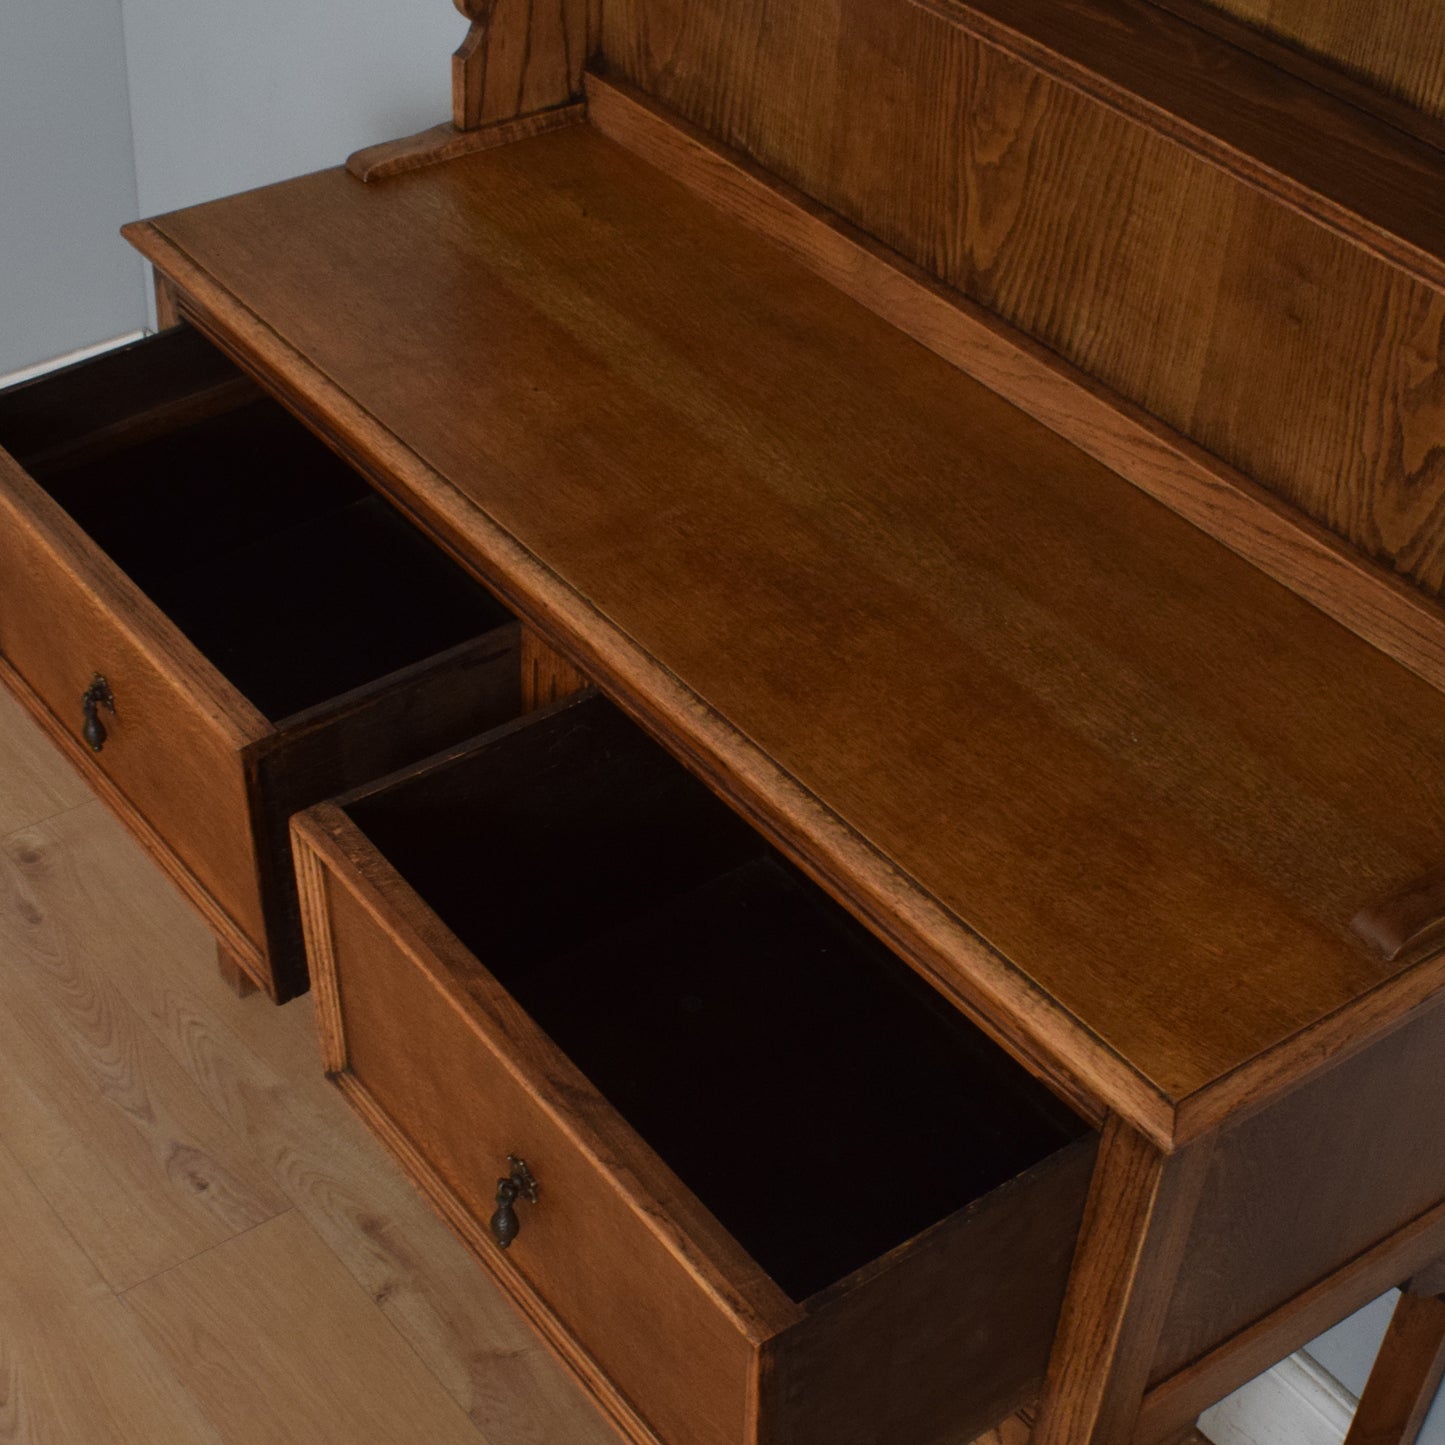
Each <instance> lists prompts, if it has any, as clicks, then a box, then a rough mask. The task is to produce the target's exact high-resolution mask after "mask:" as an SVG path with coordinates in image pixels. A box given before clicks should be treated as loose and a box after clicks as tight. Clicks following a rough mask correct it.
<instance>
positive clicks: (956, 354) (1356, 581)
mask: <svg viewBox="0 0 1445 1445" xmlns="http://www.w3.org/2000/svg"><path fill="white" fill-rule="evenodd" d="M584 79H585V82H586V87H587V107H588V109H587V115H588V120H589V121H590V122H591V124H592V125H594V126H595V127H596V128H597V129H598V130H600V131H601V132H602V133H603V134H604V135H606V136H607V137H608V138H609V139H612V140H615V141H617V142H618V143H619V144H621V145H625V146H626V147H627V148H628V149H629V150H631V151H633V152H635V153H636V154H637V155H639V156H641V157H642V158H643V159H644V160H646V161H647V162H648V164H649V165H654V166H657V167H658V168H659V169H660V170H663V171H665V172H666V173H667V174H668V175H670V176H672V177H674V178H675V179H677V180H680V181H681V182H682V183H683V184H684V185H686V186H688V187H689V188H690V189H692V190H694V191H696V192H697V193H698V194H699V195H700V196H701V197H703V198H704V199H705V200H707V201H709V202H710V203H711V204H713V205H716V206H719V207H720V208H722V209H723V210H726V211H728V212H729V213H731V214H733V215H735V216H737V217H738V218H739V219H740V220H741V221H743V222H744V223H745V224H746V225H747V226H748V227H749V228H750V229H752V230H755V231H759V232H761V233H762V234H763V235H766V236H769V237H770V238H772V239H773V240H775V241H777V242H778V243H779V244H781V245H783V246H784V247H785V248H786V249H787V250H788V252H789V253H790V254H791V255H793V256H796V257H798V258H799V259H800V260H801V261H802V262H803V263H804V264H805V265H806V266H808V268H809V269H810V270H813V271H815V272H816V273H817V274H818V275H820V276H822V277H823V278H824V279H825V280H826V281H828V282H829V284H831V285H833V286H836V287H837V288H838V289H839V290H840V291H842V292H843V293H844V294H845V295H848V296H851V297H852V298H853V299H854V300H855V301H858V302H859V303H860V304H862V305H864V306H866V307H868V309H869V310H870V311H873V312H874V313H875V314H877V315H879V316H881V317H883V319H884V320H886V321H888V322H890V323H891V324H892V325H894V326H897V327H898V328H899V329H900V330H902V331H905V332H906V333H907V334H908V335H910V336H912V337H913V338H914V339H915V340H917V341H919V342H921V343H922V344H923V345H924V346H927V347H928V348H929V349H930V350H931V351H934V352H936V353H937V354H938V355H939V356H941V357H943V358H944V359H945V360H946V361H949V362H952V364H953V365H955V366H957V367H959V369H960V370H962V371H965V372H967V373H968V374H969V375H970V376H972V377H975V378H977V379H978V380H979V381H982V382H983V383H984V384H985V385H986V386H988V387H989V388H990V389H991V390H993V391H995V392H997V393H998V394H999V395H1000V396H1003V397H1006V398H1007V399H1008V400H1009V401H1011V402H1013V403H1014V405H1015V406H1018V407H1021V408H1022V409H1023V410H1024V411H1026V412H1028V414H1029V415H1030V416H1033V417H1036V418H1037V419H1038V420H1039V421H1041V422H1043V423H1044V425H1045V426H1047V427H1048V428H1049V429H1050V430H1051V431H1055V432H1057V433H1058V434H1059V435H1060V436H1063V437H1067V438H1068V440H1069V441H1071V442H1073V443H1074V445H1075V446H1077V447H1079V448H1080V449H1081V450H1082V451H1085V452H1087V453H1088V454H1089V455H1090V456H1092V457H1094V458H1096V459H1097V460H1099V461H1101V462H1103V463H1104V464H1105V465H1106V466H1108V467H1110V468H1112V469H1113V470H1114V471H1116V472H1117V473H1118V474H1119V475H1120V476H1122V477H1125V478H1127V479H1128V480H1129V481H1131V482H1133V483H1134V485H1135V486H1137V487H1139V488H1141V489H1142V490H1143V491H1146V492H1148V493H1149V495H1150V496H1152V497H1155V498H1157V499H1158V500H1159V501H1161V502H1163V503H1164V505H1165V506H1167V507H1169V508H1170V509H1171V510H1173V511H1175V512H1178V513H1179V515H1180V516H1182V517H1185V518H1187V519H1188V520H1189V521H1190V522H1192V523H1194V525H1195V526H1197V527H1199V528H1200V529H1201V530H1203V531H1205V532H1208V533H1209V535H1210V536H1212V537H1215V538H1218V539H1219V540H1220V541H1221V542H1223V543H1224V544H1225V546H1227V547H1229V548H1230V549H1231V550H1233V551H1235V552H1238V553H1239V555H1240V556H1241V557H1244V558H1245V559H1246V560H1247V561H1249V562H1251V563H1253V564H1254V565H1255V566H1256V567H1258V568H1259V569H1260V570H1261V571H1263V572H1265V573H1267V574H1268V575H1270V576H1271V577H1274V578H1276V579H1277V580H1279V581H1281V582H1283V583H1284V584H1285V585H1286V586H1287V587H1289V588H1291V589H1292V590H1293V591H1295V592H1298V593H1299V594H1300V596H1302V597H1304V598H1306V599H1308V600H1309V601H1310V602H1312V603H1313V604H1314V605H1315V606H1316V607H1318V608H1320V610H1321V611H1323V612H1325V613H1327V614H1328V615H1329V616H1331V617H1333V618H1335V619H1336V620H1337V621H1339V622H1342V623H1343V624H1344V625H1345V626H1346V627H1348V628H1350V629H1351V631H1353V632H1356V633H1358V634H1359V635H1360V636H1361V637H1363V638H1365V639H1366V640H1367V641H1369V642H1371V643H1373V644H1374V646H1376V647H1378V648H1380V649H1381V651H1383V652H1386V653H1388V654H1389V655H1390V656H1391V657H1394V658H1395V659H1396V660H1397V661H1399V662H1401V663H1403V664H1404V665H1405V666H1406V667H1408V668H1409V669H1410V670H1411V671H1412V672H1414V673H1416V674H1417V675H1418V676H1420V677H1423V678H1424V679H1425V680H1426V681H1427V682H1429V683H1431V685H1432V686H1434V687H1436V688H1439V689H1440V690H1442V691H1445V612H1442V610H1441V608H1440V607H1439V606H1438V604H1436V603H1434V602H1433V601H1431V600H1430V599H1429V598H1427V597H1425V596H1423V595H1421V593H1420V592H1419V591H1418V590H1417V589H1416V588H1414V587H1413V586H1411V585H1410V584H1409V583H1407V582H1405V581H1404V580H1403V579H1401V578H1399V577H1398V576H1396V575H1395V574H1394V573H1393V572H1390V571H1387V570H1386V569H1385V568H1383V567H1380V566H1378V565H1374V564H1371V563H1370V562H1369V561H1368V560H1367V559H1366V558H1365V557H1363V556H1361V554H1360V553H1359V552H1358V551H1357V550H1356V549H1355V548H1353V547H1351V546H1350V545H1348V544H1347V543H1345V542H1343V541H1342V540H1341V539H1340V538H1338V537H1336V536H1335V535H1334V533H1332V532H1330V531H1329V530H1328V529H1327V528H1325V527H1324V526H1322V525H1319V524H1315V523H1312V522H1311V520H1310V519H1309V518H1308V517H1307V516H1305V515H1304V514H1303V513H1301V512H1300V511H1298V510H1296V509H1295V508H1293V507H1290V506H1287V505H1286V504H1284V503H1282V502H1281V501H1280V500H1279V499H1278V498H1277V497H1275V496H1274V495H1273V494H1272V493H1270V492H1269V491H1267V490H1266V489H1265V488H1263V487H1261V486H1259V485H1258V484H1257V483H1255V482H1252V481H1251V480H1250V479H1249V478H1247V477H1245V476H1243V475H1242V474H1241V473H1239V472H1236V471H1234V470H1232V469H1231V468H1229V467H1228V466H1226V465H1225V464H1224V463H1223V462H1221V461H1220V460H1219V459H1218V458H1217V457H1214V456H1211V455H1210V454H1209V453H1208V452H1206V451H1204V449H1203V448H1201V447H1199V446H1197V445H1195V444H1194V443H1191V442H1190V441H1189V440H1188V439H1187V438H1186V437H1185V436H1184V435H1183V434H1182V433H1180V432H1177V431H1173V430H1171V429H1170V428H1168V427H1166V426H1164V425H1163V424H1162V423H1160V422H1159V421H1158V420H1157V419H1155V418H1154V417H1151V416H1150V415H1149V414H1148V413H1147V412H1145V411H1144V410H1143V409H1142V408H1141V407H1139V406H1137V405H1135V404H1133V403H1131V402H1129V401H1127V400H1126V399H1125V398H1123V397H1122V396H1120V395H1118V394H1117V393H1115V392H1111V391H1110V390H1109V389H1108V388H1106V387H1103V386H1102V385H1101V384H1100V383H1099V382H1098V381H1097V380H1095V379H1094V378H1093V377H1091V376H1089V375H1088V374H1087V373H1086V372H1083V371H1080V370H1079V369H1078V368H1077V367H1072V366H1070V365H1068V363H1066V362H1065V361H1064V360H1063V359H1062V358H1061V357H1060V356H1059V355H1058V354H1057V353H1055V352H1052V351H1050V350H1048V349H1047V348H1046V347H1043V346H1041V345H1039V344H1038V343H1037V342H1035V341H1032V340H1031V339H1030V338H1029V337H1027V336H1026V335H1025V334H1024V333H1023V332H1021V331H1019V330H1018V329H1016V328H1014V327H1012V326H1009V325H1008V324H1007V323H1006V322H1004V321H1002V320H1001V319H1000V318H999V317H998V316H997V315H995V314H994V313H993V312H990V311H987V310H985V309H984V308H983V307H981V306H978V305H976V304H975V303H973V302H971V301H970V300H969V299H968V298H967V297H966V296H964V295H963V294H962V293H961V292H958V291H954V290H952V289H950V288H948V287H946V286H944V285H942V284H941V283H940V282H938V281H937V280H936V279H934V278H933V277H932V276H930V275H929V273H928V272H926V271H924V270H923V269H922V268H921V267H919V266H916V265H914V264H913V263H911V262H909V261H907V260H906V259H905V258H904V257H903V256H901V255H899V254H898V253H897V252H895V251H891V250H889V249H888V248H887V247H885V246H883V245H881V244H880V243H879V242H877V241H874V240H873V239H872V238H871V237H870V236H868V235H867V234H866V233H865V232H863V231H860V230H858V229H857V228H856V227H854V226H852V225H850V224H849V223H848V222H847V221H845V220H843V218H842V217H840V216H838V215H836V214H834V213H832V212H830V211H828V210H826V209H825V208H824V207H823V206H821V205H819V204H818V203H817V202H815V201H812V200H811V199H810V198H809V197H808V196H806V195H804V194H803V193H802V192H801V191H797V190H794V189H792V188H791V187H788V186H786V185H784V184H782V183H781V182H779V181H778V180H776V179H775V178H774V177H772V176H770V175H769V174H768V173H767V172H765V171H763V170H762V169H761V168H760V167H759V166H757V165H756V164H754V163H753V162H751V161H749V160H748V159H747V157H746V156H744V155H743V154H742V153H741V152H739V151H734V150H730V149H729V148H727V147H725V146H722V145H720V144H719V143H718V142H716V141H715V140H713V139H712V138H711V137H710V136H708V135H707V134H706V133H705V132H703V131H700V130H698V129H697V128H696V127H695V126H691V125H689V124H688V122H686V121H685V120H683V119H682V118H681V117H680V116H677V115H675V114H673V113H672V112H669V111H666V110H665V109H663V108H662V107H660V106H658V105H657V104H656V103H655V102H654V101H652V100H650V99H649V98H648V97H647V96H645V95H644V94H642V92H640V91H637V90H635V89H633V88H632V87H630V86H627V85H626V84H624V83H620V82H616V81H610V80H606V79H603V78H601V77H599V76H595V75H587V76H586V77H584Z"/></svg>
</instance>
